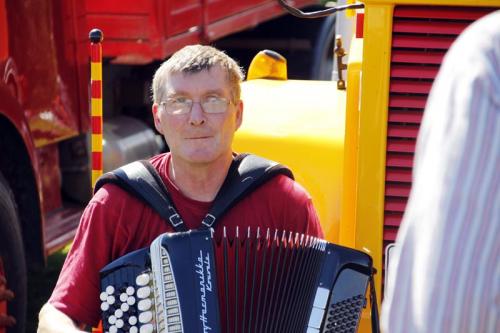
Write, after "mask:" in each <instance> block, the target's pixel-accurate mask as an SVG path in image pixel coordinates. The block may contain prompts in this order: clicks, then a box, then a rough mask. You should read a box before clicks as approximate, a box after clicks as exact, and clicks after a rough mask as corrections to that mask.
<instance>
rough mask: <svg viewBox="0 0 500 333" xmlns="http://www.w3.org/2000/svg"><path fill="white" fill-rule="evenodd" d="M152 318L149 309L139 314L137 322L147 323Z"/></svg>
mask: <svg viewBox="0 0 500 333" xmlns="http://www.w3.org/2000/svg"><path fill="white" fill-rule="evenodd" d="M151 320H153V313H152V312H151V311H146V312H142V313H141V314H139V322H140V323H142V324H147V323H149V322H150V321H151Z"/></svg>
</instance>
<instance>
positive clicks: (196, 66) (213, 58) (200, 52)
mask: <svg viewBox="0 0 500 333" xmlns="http://www.w3.org/2000/svg"><path fill="white" fill-rule="evenodd" d="M214 66H220V67H222V68H223V69H225V70H226V72H227V78H228V82H229V86H230V88H231V94H232V96H231V97H232V99H233V102H237V101H239V100H240V95H241V88H240V83H241V82H242V81H243V79H244V77H245V75H244V73H243V70H242V69H241V67H240V66H239V65H238V63H237V62H236V61H235V60H234V59H233V58H231V57H229V56H228V55H227V54H225V53H224V52H223V51H220V50H218V49H216V48H215V47H212V46H207V45H188V46H185V47H183V48H182V49H180V50H179V51H177V52H175V53H174V54H173V55H172V56H171V57H170V58H169V59H168V60H167V61H165V62H164V63H163V64H162V65H161V66H160V67H159V68H158V70H157V71H156V73H155V75H154V77H153V87H152V91H153V102H154V103H159V102H160V101H161V100H162V99H163V94H164V87H165V84H166V80H167V78H168V76H169V74H172V73H186V74H193V73H199V72H201V71H203V70H209V69H210V68H212V67H214Z"/></svg>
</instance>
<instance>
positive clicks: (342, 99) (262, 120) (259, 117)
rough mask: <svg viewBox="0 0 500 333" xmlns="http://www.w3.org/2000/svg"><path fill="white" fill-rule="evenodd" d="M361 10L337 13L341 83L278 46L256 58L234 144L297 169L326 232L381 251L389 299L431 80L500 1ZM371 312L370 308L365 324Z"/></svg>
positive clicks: (393, 1)
mask: <svg viewBox="0 0 500 333" xmlns="http://www.w3.org/2000/svg"><path fill="white" fill-rule="evenodd" d="M339 3H340V4H342V3H341V1H339ZM339 3H338V4H339ZM350 3H353V2H352V1H347V5H349V4H350ZM363 5H364V6H363ZM355 7H358V8H356V9H349V10H347V11H343V12H337V13H336V14H335V15H337V18H336V19H337V33H339V32H341V31H345V32H346V33H344V35H342V36H340V37H341V40H342V42H343V44H344V45H349V47H348V49H347V46H345V48H346V50H345V53H347V56H346V57H344V58H342V57H341V55H342V53H343V52H342V49H341V47H340V46H341V45H340V43H339V45H337V47H336V50H332V52H335V54H336V56H335V57H334V58H335V60H336V64H335V66H334V68H336V69H338V71H337V73H334V77H333V78H332V81H312V80H307V81H301V80H290V79H287V78H286V61H285V60H284V59H280V58H279V57H278V56H276V55H275V54H274V53H272V52H270V51H265V52H263V53H261V54H260V55H258V56H256V58H254V61H253V62H252V65H251V66H250V68H249V72H248V80H247V81H246V82H245V83H244V84H243V90H242V96H243V97H242V98H243V100H244V103H245V113H244V118H245V120H244V122H243V123H244V124H243V126H242V128H241V129H240V130H239V131H238V133H237V135H236V142H235V147H234V148H235V150H237V151H252V152H255V153H257V154H260V155H262V156H265V157H267V158H270V159H274V160H277V161H279V162H281V163H283V164H286V165H288V166H289V167H291V169H292V170H293V171H294V174H295V176H296V179H297V180H298V181H299V182H300V183H301V184H302V185H303V186H304V187H305V188H306V189H307V190H308V191H309V193H310V194H311V195H312V198H313V201H314V204H315V206H316V208H317V210H318V213H319V216H320V219H321V223H322V226H323V229H324V231H325V236H326V238H327V239H328V240H329V241H332V242H336V243H339V244H341V245H344V246H349V247H353V248H356V249H359V250H362V251H365V252H366V253H368V254H370V255H371V256H372V258H373V260H374V266H375V268H376V269H377V271H378V274H377V275H376V283H375V284H376V289H377V294H378V295H377V296H378V301H379V304H380V301H381V298H382V295H383V294H382V292H381V291H382V287H383V278H384V275H385V270H384V260H386V258H385V252H386V251H387V250H388V248H390V246H391V244H393V243H394V241H395V237H396V234H397V230H398V227H399V224H400V221H401V219H402V216H403V213H404V210H405V206H406V202H407V199H408V195H409V193H410V189H411V184H412V178H411V174H412V162H413V154H414V150H415V142H416V137H417V134H418V130H419V125H420V121H421V119H422V115H423V111H424V107H425V103H426V100H427V96H428V93H429V90H430V88H431V85H432V82H433V80H434V78H435V76H436V74H437V72H438V69H439V66H440V64H441V61H442V59H443V56H444V54H445V53H446V51H447V50H448V48H449V47H450V45H451V44H452V42H453V41H454V40H455V39H456V37H457V36H458V35H459V34H460V33H461V32H462V31H463V30H464V29H465V28H466V27H467V26H468V25H469V24H471V23H472V22H473V21H475V20H477V19H478V18H480V17H482V16H484V15H486V14H488V13H490V12H492V11H494V10H496V9H498V8H499V7H500V1H498V0H364V1H362V2H361V3H356V4H355ZM359 7H363V8H359ZM270 47H271V46H270ZM343 64H345V65H346V66H343ZM464 66H467V64H464ZM344 68H345V69H344ZM339 73H340V75H339ZM339 78H342V79H344V80H345V81H344V82H343V81H340V82H339ZM343 88H345V89H343ZM369 316H370V314H369V312H368V311H365V313H364V314H363V320H362V323H361V330H367V328H368V327H369V325H368V319H369Z"/></svg>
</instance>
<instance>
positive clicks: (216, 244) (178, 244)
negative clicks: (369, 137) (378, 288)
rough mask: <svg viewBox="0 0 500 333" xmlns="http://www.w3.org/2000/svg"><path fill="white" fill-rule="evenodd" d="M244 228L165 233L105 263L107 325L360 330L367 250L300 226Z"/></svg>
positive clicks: (188, 330)
mask: <svg viewBox="0 0 500 333" xmlns="http://www.w3.org/2000/svg"><path fill="white" fill-rule="evenodd" d="M240 232H241V230H238V229H235V233H234V235H231V236H228V235H227V234H226V230H224V233H223V235H222V236H221V237H219V239H217V238H216V237H215V236H214V233H213V231H212V230H211V229H206V230H196V231H188V232H179V233H166V234H162V235H160V236H159V237H158V238H156V239H155V240H154V241H153V243H152V244H151V246H150V247H148V248H144V249H140V250H137V251H134V252H131V253H129V254H127V255H125V256H123V257H121V258H119V259H117V260H115V261H113V262H112V263H110V264H109V265H107V266H106V267H104V268H103V269H102V270H101V272H100V276H101V293H100V300H101V311H102V322H103V330H104V332H110V333H114V332H160V333H163V332H165V333H167V332H168V333H170V332H175V333H178V332H185V333H196V332H223V333H230V332H259V333H260V332H307V333H315V332H356V331H357V328H358V324H359V319H360V316H361V311H362V308H363V307H364V306H365V305H366V298H365V295H366V292H367V288H368V283H369V281H370V279H371V278H372V271H373V269H372V260H371V258H370V256H369V255H367V254H365V253H363V252H360V251H357V250H353V249H350V248H346V247H342V246H338V245H334V244H331V243H328V242H326V241H324V240H321V239H318V238H315V237H309V236H304V235H301V234H297V233H291V232H280V231H273V232H271V231H270V230H266V231H264V232H262V233H261V230H256V232H254V233H252V232H251V231H250V229H248V230H245V233H240ZM372 306H373V304H372ZM375 306H376V305H375Z"/></svg>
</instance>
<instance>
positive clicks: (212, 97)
mask: <svg viewBox="0 0 500 333" xmlns="http://www.w3.org/2000/svg"><path fill="white" fill-rule="evenodd" d="M220 100H222V97H220V96H217V95H208V96H206V97H205V102H208V103H213V102H219V101H220Z"/></svg>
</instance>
